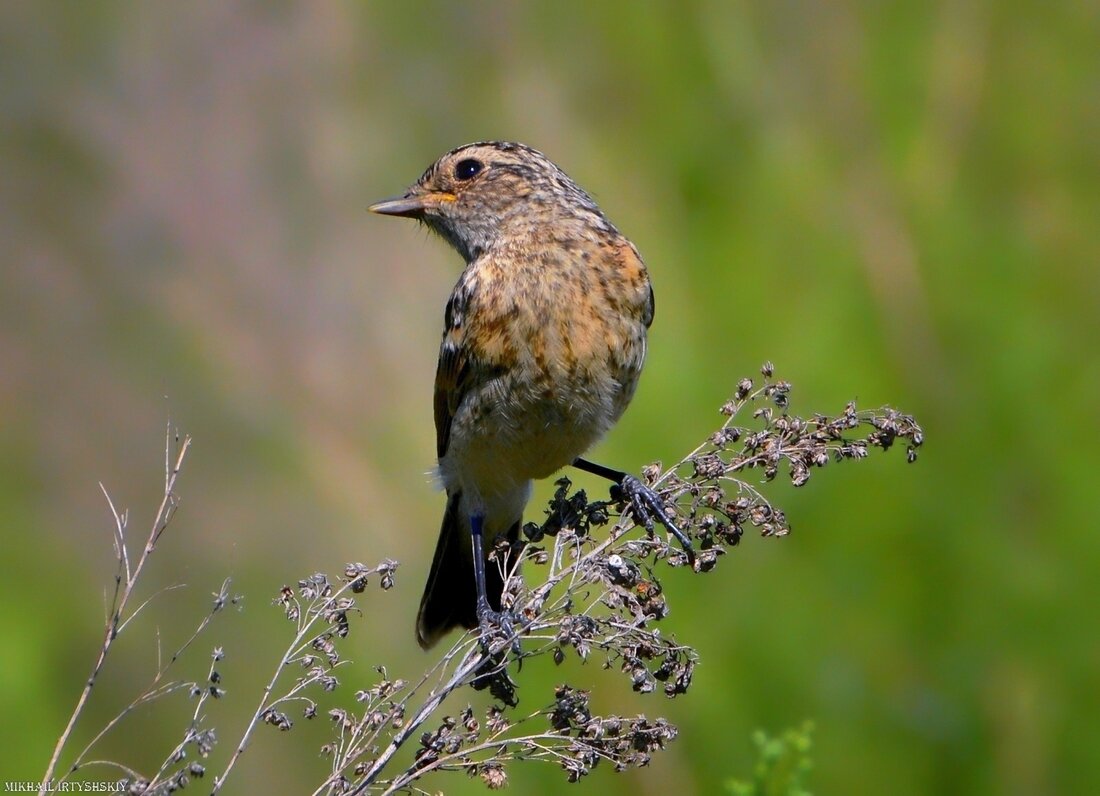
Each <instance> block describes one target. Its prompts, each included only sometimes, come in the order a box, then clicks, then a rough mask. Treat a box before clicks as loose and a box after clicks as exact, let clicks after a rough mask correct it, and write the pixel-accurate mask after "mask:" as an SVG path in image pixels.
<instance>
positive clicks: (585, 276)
mask: <svg viewBox="0 0 1100 796" xmlns="http://www.w3.org/2000/svg"><path fill="white" fill-rule="evenodd" d="M369 209H370V211H371V212H373V213H378V214H382V215H386V216H398V217H405V218H412V219H416V220H418V221H419V222H421V223H422V224H424V225H426V226H427V227H428V229H430V230H431V231H433V232H434V233H437V234H438V235H439V236H440V237H442V238H443V239H444V240H445V241H446V242H447V243H449V244H450V245H451V246H452V247H453V248H454V249H455V250H456V251H457V252H458V253H459V255H461V256H462V258H463V260H464V261H465V264H466V265H465V268H464V270H463V271H462V274H461V276H460V277H459V279H458V282H457V284H456V285H455V287H454V290H453V291H452V293H451V296H450V298H449V300H448V301H447V304H446V309H445V312H444V328H443V336H442V342H441V344H440V349H439V361H438V364H437V368H436V376H435V391H434V414H435V429H436V453H437V456H438V466H437V468H436V475H437V477H438V480H439V482H440V483H441V485H442V487H443V489H444V490H445V491H446V494H447V504H446V509H445V512H444V516H443V522H442V525H441V528H440V531H439V540H438V542H437V544H436V549H435V555H434V557H433V560H432V565H431V570H430V573H429V575H428V580H427V584H426V585H425V588H424V595H423V597H422V599H421V602H420V608H419V611H418V612H417V619H416V638H417V641H418V643H419V644H420V646H421V647H423V648H424V649H425V650H427V649H429V648H431V647H432V646H433V645H434V644H435V643H436V642H437V641H438V640H439V639H440V638H441V637H442V636H444V635H445V634H447V633H448V632H449V631H451V630H452V629H453V628H455V627H462V628H465V629H470V630H473V629H478V628H480V631H481V637H482V639H483V641H484V639H485V638H486V637H487V634H488V633H489V632H491V629H492V627H493V626H494V625H498V626H499V625H501V624H502V623H504V622H506V621H507V620H508V616H507V614H506V612H504V611H503V610H502V607H501V596H502V592H503V588H504V582H505V575H504V573H503V572H502V568H501V567H500V566H499V565H498V566H487V563H488V561H487V555H488V552H487V551H489V550H491V549H493V546H494V543H495V542H496V541H497V540H498V539H500V538H502V537H503V538H505V539H508V540H509V541H515V540H516V539H517V538H518V535H519V531H520V526H521V524H522V517H523V511H524V508H525V507H526V505H527V503H528V501H529V500H530V497H531V490H532V482H533V481H535V480H539V479H543V478H546V477H548V476H550V475H552V474H553V473H555V472H556V471H557V470H560V469H561V468H563V467H566V466H568V465H573V466H576V467H578V468H579V469H582V470H586V471H588V472H590V473H594V474H596V475H599V476H602V477H604V478H607V479H609V480H610V481H612V482H613V483H614V484H615V487H613V488H612V489H613V494H618V496H619V497H620V498H621V499H622V500H623V502H624V503H626V504H628V505H629V507H630V509H631V510H632V511H633V512H634V515H635V517H636V519H639V520H641V521H642V522H643V523H645V525H646V526H647V527H649V528H652V527H653V519H652V518H653V517H656V518H657V519H658V520H659V521H660V522H662V523H663V524H664V525H665V526H666V527H667V528H668V529H669V531H670V532H672V533H673V534H674V535H675V536H676V537H677V538H678V539H679V541H680V543H681V544H682V545H683V547H684V549H685V551H686V552H688V554H689V556H691V544H690V542H689V540H688V539H687V538H686V537H685V536H684V534H683V533H682V532H680V531H679V529H678V528H677V527H676V525H675V523H674V522H673V521H672V520H671V519H670V518H669V517H668V515H667V513H666V512H665V509H664V506H663V502H662V501H661V499H660V498H659V496H658V495H657V494H656V493H655V492H654V491H653V490H652V489H650V488H649V487H647V486H645V485H644V484H642V482H641V481H640V480H639V479H637V478H636V477H634V476H632V475H629V474H627V473H625V472H623V471H619V470H614V469H612V468H609V467H605V466H603V465H599V464H596V463H593V462H590V461H588V460H586V459H583V458H582V454H584V453H585V452H586V451H587V450H588V449H589V448H591V447H592V446H593V445H594V444H595V443H596V442H597V441H598V440H599V439H600V438H601V437H603V435H604V434H605V433H606V432H607V431H608V430H609V429H610V428H611V427H612V426H613V425H614V424H615V422H616V421H618V419H619V418H620V417H621V416H622V414H623V412H624V411H625V410H626V407H627V404H629V403H630V400H631V398H632V397H633V395H634V392H635V388H636V387H637V385H638V379H639V376H640V375H641V372H642V366H643V364H644V363H645V358H646V336H647V331H648V329H649V327H650V324H651V323H652V322H653V315H654V299H653V289H652V286H651V284H650V279H649V274H648V271H647V270H646V267H645V264H644V263H643V261H642V258H641V256H640V255H639V253H638V250H637V248H636V247H635V246H634V244H633V243H631V242H630V241H629V240H628V239H627V238H626V237H624V236H623V234H622V233H621V232H619V230H618V229H617V228H616V227H615V226H614V225H613V224H612V223H611V222H610V221H609V220H608V218H607V216H606V215H605V214H604V213H603V211H602V210H601V209H600V208H599V206H598V205H597V204H596V202H595V201H594V200H593V199H592V197H591V196H590V195H589V194H588V193H586V192H585V191H584V190H582V189H581V188H580V187H579V186H578V185H577V184H576V183H575V182H574V181H573V180H572V179H570V178H569V177H568V176H567V175H566V174H565V172H564V171H562V170H561V168H559V167H558V166H557V165H555V164H554V163H553V162H552V161H551V160H550V159H549V158H547V157H546V155H544V154H542V153H541V152H539V151H538V150H536V149H533V148H531V147H529V146H526V145H524V144H520V143H516V142H508V141H479V142H476V143H471V144H466V145H464V146H460V147H457V148H455V149H452V150H451V151H449V152H447V153H446V154H444V155H442V156H441V157H439V158H438V159H437V160H436V161H435V162H434V163H432V165H430V166H429V167H428V168H427V169H426V170H425V171H424V173H423V174H422V175H421V177H420V178H419V179H418V180H417V181H416V182H415V183H414V184H413V185H412V186H411V187H410V188H409V189H408V190H407V191H406V192H405V193H404V194H403V195H402V196H399V197H397V198H394V199H388V200H385V201H381V202H378V203H376V204H373V205H371V206H370V208H369ZM616 487H617V488H618V490H619V491H618V492H617V493H615V488H616ZM692 558H693V556H692Z"/></svg>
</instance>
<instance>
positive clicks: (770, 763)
mask: <svg viewBox="0 0 1100 796" xmlns="http://www.w3.org/2000/svg"><path fill="white" fill-rule="evenodd" d="M752 740H753V743H755V744H756V752H757V754H758V755H759V759H758V760H757V761H756V765H755V766H754V767H753V772H752V779H750V780H732V781H730V782H729V783H728V784H727V785H726V787H727V789H728V790H729V792H730V793H731V794H733V796H810V791H809V790H808V789H807V788H806V784H807V783H806V780H807V777H808V776H809V773H810V771H811V770H812V769H813V758H812V755H811V752H812V750H813V723H812V722H808V721H807V722H803V723H802V725H801V726H799V727H792V728H790V729H787V730H784V731H783V734H782V735H779V736H777V737H775V738H772V737H770V736H769V735H768V733H766V732H765V731H764V730H757V731H756V732H755V733H753V736H752Z"/></svg>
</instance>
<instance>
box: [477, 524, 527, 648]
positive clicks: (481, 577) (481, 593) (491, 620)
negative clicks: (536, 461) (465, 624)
mask: <svg viewBox="0 0 1100 796" xmlns="http://www.w3.org/2000/svg"><path fill="white" fill-rule="evenodd" d="M484 529H485V515H483V514H473V515H471V516H470V536H471V537H472V539H473V547H474V583H475V584H476V586H477V622H478V624H479V625H480V626H481V643H482V645H483V646H484V647H488V645H489V639H490V638H491V636H492V632H493V626H494V625H495V626H496V627H498V628H500V629H501V630H505V629H507V628H509V627H510V626H511V625H513V624H515V618H514V617H513V616H512V612H511V611H496V610H493V607H492V606H491V605H489V594H488V590H487V589H486V588H485V550H484V540H483V537H484ZM512 647H513V649H514V650H517V651H518V647H519V639H518V638H515V639H513V641H512Z"/></svg>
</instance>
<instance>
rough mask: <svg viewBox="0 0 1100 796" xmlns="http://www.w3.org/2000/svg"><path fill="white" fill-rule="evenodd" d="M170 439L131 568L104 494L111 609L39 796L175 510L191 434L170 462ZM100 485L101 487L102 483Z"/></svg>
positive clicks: (122, 521) (168, 435)
mask: <svg viewBox="0 0 1100 796" xmlns="http://www.w3.org/2000/svg"><path fill="white" fill-rule="evenodd" d="M172 439H173V435H172V428H171V426H168V428H167V430H166V432H165V444H164V498H163V499H162V500H161V503H160V508H158V509H157V514H156V517H155V519H154V520H153V526H152V529H151V530H150V532H149V538H148V539H147V540H146V542H145V548H144V549H143V550H142V553H141V557H140V558H138V561H137V564H136V565H135V566H134V568H133V570H132V571H131V569H130V558H129V554H128V552H127V549H126V518H125V516H124V515H120V514H119V513H118V512H117V511H116V510H115V507H114V505H113V504H112V503H111V499H110V497H109V496H108V498H107V502H108V504H109V505H110V506H111V513H112V515H114V518H115V533H116V536H115V548H116V549H115V553H116V555H117V557H118V571H117V573H116V574H115V591H114V595H113V597H112V600H111V609H110V612H109V615H108V617H107V622H106V626H105V628H104V632H103V643H102V644H101V645H100V648H99V657H98V658H97V659H96V662H95V666H94V667H93V668H92V673H91V675H90V676H89V677H88V679H87V681H86V682H85V683H84V688H83V689H82V690H81V692H80V697H79V699H77V701H76V706H75V707H74V708H73V712H72V715H71V716H69V721H68V724H66V725H65V729H64V731H63V732H62V733H61V736H60V737H59V738H58V739H57V745H56V746H55V747H54V750H53V754H52V755H51V756H50V762H49V765H47V766H46V772H45V773H44V774H43V775H42V784H41V786H40V788H39V791H38V793H39V796H44V795H45V794H46V793H48V792H49V790H50V788H51V784H52V782H53V777H54V774H55V773H56V772H57V764H58V761H59V760H60V759H61V754H62V752H63V751H64V750H65V746H66V744H67V743H68V740H69V736H70V735H72V732H73V728H74V727H75V726H76V722H77V720H78V719H79V718H80V715H81V714H82V713H83V712H84V707H85V705H86V704H87V703H88V697H89V696H90V695H91V693H92V688H93V687H95V683H96V679H97V678H98V677H99V673H100V671H101V670H102V669H103V664H104V663H105V662H106V660H107V654H108V653H109V652H110V650H111V646H112V645H113V644H114V641H115V639H116V638H118V633H119V629H120V628H121V627H122V626H124V625H125V622H126V621H129V618H130V617H127V619H126V620H125V621H124V620H123V614H124V613H125V612H126V606H127V605H128V604H129V602H130V596H131V595H132V594H133V591H134V586H136V585H137V581H138V577H139V576H140V575H141V570H142V569H143V568H144V567H145V562H146V561H148V560H149V556H150V554H151V553H152V552H153V550H154V549H155V548H156V545H157V540H158V539H160V535H161V534H162V533H164V529H165V528H167V527H168V523H169V522H170V521H171V519H172V516H173V515H174V514H175V509H176V505H177V500H176V496H175V487H176V479H177V478H178V477H179V473H180V470H181V468H182V467H183V460H184V457H186V456H187V451H188V449H189V448H190V447H191V437H189V436H185V437H183V439H182V440H180V439H177V442H178V445H179V449H178V452H177V455H176V458H175V462H174V463H173V461H172ZM100 487H101V488H102V484H101V485H100ZM104 494H106V490H104ZM139 610H140V609H139Z"/></svg>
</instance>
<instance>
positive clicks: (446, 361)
mask: <svg viewBox="0 0 1100 796" xmlns="http://www.w3.org/2000/svg"><path fill="white" fill-rule="evenodd" d="M448 314H450V313H448ZM462 337H463V329H462V327H461V326H458V327H452V326H451V324H450V323H448V324H447V330H446V331H445V332H444V333H443V343H442V345H440V347H439V365H438V366H437V367H436V371H435V449H436V455H438V456H439V458H440V459H442V458H443V456H444V455H445V454H446V453H447V445H448V443H449V442H450V441H451V421H453V420H454V416H455V412H456V411H457V410H458V405H459V404H460V403H462V398H463V397H464V396H465V395H466V391H467V390H468V389H469V387H470V385H469V378H468V377H469V374H470V363H469V358H468V357H467V355H466V349H465V347H464V346H463V345H462Z"/></svg>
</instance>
